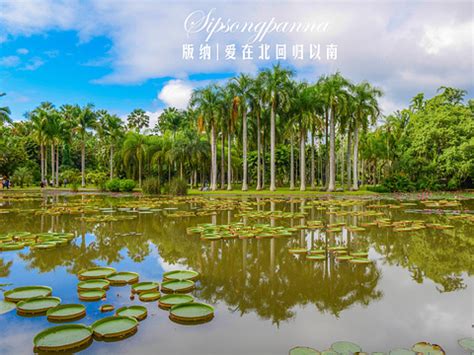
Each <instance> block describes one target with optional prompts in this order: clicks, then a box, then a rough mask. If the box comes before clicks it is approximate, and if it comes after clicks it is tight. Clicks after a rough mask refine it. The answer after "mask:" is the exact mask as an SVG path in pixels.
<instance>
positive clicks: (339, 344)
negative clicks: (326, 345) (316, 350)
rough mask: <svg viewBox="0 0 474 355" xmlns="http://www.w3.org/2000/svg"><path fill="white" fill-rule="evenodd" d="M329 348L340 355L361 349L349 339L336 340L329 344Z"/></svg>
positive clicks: (349, 354) (346, 354) (347, 354)
mask: <svg viewBox="0 0 474 355" xmlns="http://www.w3.org/2000/svg"><path fill="white" fill-rule="evenodd" d="M331 349H332V350H334V351H335V352H337V353H338V354H341V355H351V354H354V353H357V352H360V351H362V349H361V348H360V346H359V345H357V344H354V343H351V342H350V341H336V342H335V343H333V344H332V345H331Z"/></svg>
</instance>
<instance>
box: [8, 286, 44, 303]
mask: <svg viewBox="0 0 474 355" xmlns="http://www.w3.org/2000/svg"><path fill="white" fill-rule="evenodd" d="M52 292H53V290H52V288H51V287H48V286H23V287H17V288H14V289H13V290H10V291H6V292H4V293H3V296H4V298H5V301H10V302H19V301H23V300H26V299H28V298H33V297H46V296H51V293H52Z"/></svg>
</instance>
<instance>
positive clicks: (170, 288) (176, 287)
mask: <svg viewBox="0 0 474 355" xmlns="http://www.w3.org/2000/svg"><path fill="white" fill-rule="evenodd" d="M194 287H195V284H194V282H193V281H190V280H174V281H165V282H163V283H162V284H161V291H163V292H165V293H175V292H177V293H186V292H190V291H192V290H193V289H194Z"/></svg>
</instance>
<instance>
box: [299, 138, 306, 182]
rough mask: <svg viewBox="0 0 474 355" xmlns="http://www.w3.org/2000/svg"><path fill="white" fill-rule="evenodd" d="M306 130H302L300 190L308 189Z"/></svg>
mask: <svg viewBox="0 0 474 355" xmlns="http://www.w3.org/2000/svg"><path fill="white" fill-rule="evenodd" d="M304 135H305V132H304V131H303V130H300V191H305V190H306V154H305V149H304V148H305V139H304Z"/></svg>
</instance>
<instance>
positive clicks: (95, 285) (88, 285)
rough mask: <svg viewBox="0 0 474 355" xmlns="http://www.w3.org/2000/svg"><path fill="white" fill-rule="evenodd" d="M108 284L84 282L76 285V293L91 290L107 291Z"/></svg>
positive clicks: (100, 281)
mask: <svg viewBox="0 0 474 355" xmlns="http://www.w3.org/2000/svg"><path fill="white" fill-rule="evenodd" d="M109 285H110V282H109V281H107V280H101V279H97V280H85V281H81V282H79V283H78V284H77V290H78V291H86V290H93V289H101V290H107V289H108V288H109Z"/></svg>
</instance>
